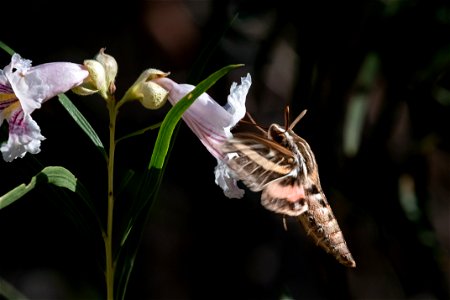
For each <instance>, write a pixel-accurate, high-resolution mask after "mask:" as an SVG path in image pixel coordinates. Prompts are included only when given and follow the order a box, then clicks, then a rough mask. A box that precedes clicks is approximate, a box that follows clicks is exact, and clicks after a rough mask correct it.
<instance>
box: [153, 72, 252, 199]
mask: <svg viewBox="0 0 450 300" xmlns="http://www.w3.org/2000/svg"><path fill="white" fill-rule="evenodd" d="M153 81H154V82H156V83H157V84H159V85H161V86H162V87H163V88H164V89H166V90H167V91H168V92H169V101H170V103H171V104H172V105H175V104H176V103H177V102H178V101H179V100H181V98H183V97H184V96H185V95H186V94H188V93H189V92H191V91H192V90H193V89H194V88H195V87H194V86H192V85H189V84H178V83H176V82H174V81H173V80H171V79H169V78H167V77H164V78H157V79H154V80H153ZM251 84H252V79H251V76H250V74H248V75H247V76H246V77H242V78H241V84H239V85H238V84H237V83H235V82H233V84H232V85H231V88H230V95H229V96H228V102H227V104H225V105H224V106H223V107H222V106H220V105H219V104H218V103H217V102H216V101H214V99H213V98H211V97H210V96H209V95H208V94H206V93H203V94H202V95H200V97H198V98H197V99H196V100H195V101H194V103H193V104H192V105H191V106H190V107H189V108H188V109H187V110H186V112H185V113H184V114H183V119H184V121H185V122H186V124H187V125H188V126H189V128H190V129H191V130H192V131H193V132H194V133H195V135H197V137H198V138H199V139H200V141H201V142H202V143H203V145H204V146H205V147H206V148H207V149H208V151H209V152H210V153H211V154H212V155H213V156H214V157H215V158H216V159H217V166H216V168H215V170H214V175H215V182H216V184H217V185H219V186H220V187H221V188H222V190H223V191H224V194H225V196H227V197H228V198H242V197H243V195H244V190H242V189H240V188H239V187H238V186H237V179H236V178H235V177H234V173H233V172H232V171H231V170H230V169H229V168H228V167H227V165H226V164H225V162H224V159H226V158H225V157H224V155H223V153H222V151H221V146H222V145H223V143H224V142H225V141H226V140H227V139H228V138H231V137H232V136H233V134H232V133H231V129H232V128H233V127H234V126H235V125H236V124H237V123H238V122H239V120H241V119H242V118H243V117H244V116H245V113H246V108H245V101H246V97H247V93H248V90H249V89H250V86H251Z"/></svg>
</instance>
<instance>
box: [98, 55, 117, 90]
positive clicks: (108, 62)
mask: <svg viewBox="0 0 450 300" xmlns="http://www.w3.org/2000/svg"><path fill="white" fill-rule="evenodd" d="M95 60H97V61H98V62H99V63H101V64H102V65H103V67H104V68H105V75H106V86H107V87H108V89H109V91H110V92H111V93H112V94H113V93H114V91H115V85H114V81H115V80H116V75H117V70H118V66H117V61H116V60H115V58H114V57H112V56H111V55H109V54H106V53H105V48H102V49H100V52H99V53H98V54H97V55H96V56H95Z"/></svg>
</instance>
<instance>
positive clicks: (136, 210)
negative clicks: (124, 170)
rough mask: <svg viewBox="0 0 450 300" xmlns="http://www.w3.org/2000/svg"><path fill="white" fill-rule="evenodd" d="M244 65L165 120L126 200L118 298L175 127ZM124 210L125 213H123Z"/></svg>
mask: <svg viewBox="0 0 450 300" xmlns="http://www.w3.org/2000/svg"><path fill="white" fill-rule="evenodd" d="M240 66H242V65H230V66H227V67H225V68H222V69H220V70H219V71H217V72H215V73H213V74H212V75H210V76H209V77H208V78H206V79H205V80H203V81H202V82H200V83H199V84H198V85H197V87H196V88H195V89H194V90H193V91H192V92H190V93H189V94H187V95H186V96H185V97H183V98H182V99H181V100H180V101H179V102H178V103H177V104H176V105H174V106H173V107H172V108H171V109H170V111H169V112H168V113H167V115H166V117H165V118H164V120H163V122H162V124H161V127H160V129H159V132H158V137H157V140H156V143H155V147H154V149H153V154H152V158H151V161H150V165H149V167H148V170H146V172H145V173H144V174H142V176H141V177H140V178H141V180H140V182H139V183H137V184H136V186H133V188H132V189H130V190H131V192H132V196H131V197H127V199H135V201H134V202H132V203H130V205H131V207H130V208H129V209H127V210H126V211H127V213H126V214H125V217H124V219H123V222H122V224H121V225H122V226H120V227H121V233H120V236H119V239H118V240H119V241H120V245H119V251H118V253H117V255H116V257H115V262H116V274H115V276H116V293H115V295H116V297H117V299H124V298H125V293H126V289H127V286H128V282H129V279H130V276H131V272H132V270H133V267H134V263H135V260H136V254H137V251H138V247H139V244H140V243H141V240H142V235H143V232H144V228H145V224H146V222H147V220H148V218H149V215H150V212H151V208H152V207H153V205H154V204H155V198H156V197H157V194H158V191H159V187H160V185H161V181H162V178H163V174H164V171H165V167H166V165H167V159H166V157H167V154H168V153H169V152H170V149H171V147H172V146H173V141H172V135H173V133H174V130H175V129H176V128H178V127H177V126H176V125H177V123H178V121H179V120H180V119H181V116H182V115H183V113H184V112H185V111H186V109H188V108H189V106H190V105H191V104H192V103H193V102H194V101H195V99H197V98H198V97H199V96H200V95H201V94H202V93H204V92H205V91H206V90H208V89H209V88H210V87H211V86H212V85H214V84H215V83H216V81H217V80H219V79H220V78H221V77H223V76H224V75H225V74H227V73H228V72H229V71H231V70H233V69H235V68H237V67H240ZM122 211H124V210H122Z"/></svg>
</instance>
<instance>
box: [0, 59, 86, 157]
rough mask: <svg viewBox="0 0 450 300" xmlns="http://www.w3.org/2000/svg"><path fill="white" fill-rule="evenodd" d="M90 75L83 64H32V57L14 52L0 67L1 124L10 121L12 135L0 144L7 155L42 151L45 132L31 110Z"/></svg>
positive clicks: (15, 155)
mask: <svg viewBox="0 0 450 300" xmlns="http://www.w3.org/2000/svg"><path fill="white" fill-rule="evenodd" d="M88 75H89V73H88V72H87V71H86V70H85V68H84V67H83V66H81V65H78V64H74V63H69V62H55V63H47V64H42V65H38V66H35V67H32V66H31V61H30V60H27V59H23V58H21V57H20V55H19V54H17V53H16V54H14V55H13V56H12V58H11V63H10V64H9V65H7V66H6V67H5V68H4V69H3V70H1V69H0V125H1V124H2V123H3V120H6V121H7V122H8V124H9V138H8V141H7V142H5V143H3V144H2V146H1V147H0V151H1V152H2V155H3V159H4V160H5V161H12V160H14V159H15V158H17V157H23V156H24V155H25V154H26V153H27V152H30V153H32V154H36V153H38V152H39V151H40V145H41V141H42V140H44V139H45V138H44V137H43V136H42V135H41V130H40V128H39V126H38V124H37V123H36V122H35V121H34V120H33V119H32V118H31V116H30V114H31V113H32V112H33V111H34V110H35V109H38V108H40V107H41V104H42V103H44V102H45V101H47V100H48V99H50V98H52V97H54V96H56V95H57V94H60V93H64V92H66V91H68V90H70V89H71V88H73V87H75V86H77V85H79V84H81V83H82V82H83V80H84V79H85V78H86V77H87V76H88Z"/></svg>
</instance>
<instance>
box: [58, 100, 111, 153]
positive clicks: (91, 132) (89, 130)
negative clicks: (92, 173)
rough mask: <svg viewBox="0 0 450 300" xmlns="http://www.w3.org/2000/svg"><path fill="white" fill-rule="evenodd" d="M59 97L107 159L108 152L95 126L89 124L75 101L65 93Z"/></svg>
mask: <svg viewBox="0 0 450 300" xmlns="http://www.w3.org/2000/svg"><path fill="white" fill-rule="evenodd" d="M58 99H59V102H60V103H61V104H62V106H64V108H65V109H66V110H67V112H68V113H69V114H70V116H71V117H72V118H73V119H74V120H75V122H76V123H77V124H78V126H80V127H81V129H82V130H83V131H84V132H85V133H86V134H87V135H88V137H89V138H90V139H91V141H92V142H93V143H94V145H95V146H96V147H97V149H98V150H99V151H100V152H101V153H102V155H103V157H104V158H105V159H106V158H107V154H106V151H105V147H104V146H103V144H102V141H101V140H100V138H99V137H98V135H97V133H96V132H95V130H94V128H92V126H91V124H89V122H88V121H87V120H86V118H85V117H84V116H83V115H82V114H81V112H80V111H79V110H78V108H77V107H76V106H75V105H73V103H72V102H71V101H70V99H69V98H68V97H67V96H66V95H65V94H59V95H58Z"/></svg>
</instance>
